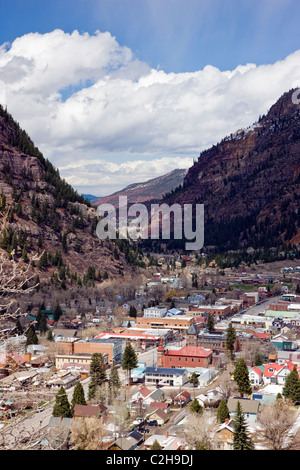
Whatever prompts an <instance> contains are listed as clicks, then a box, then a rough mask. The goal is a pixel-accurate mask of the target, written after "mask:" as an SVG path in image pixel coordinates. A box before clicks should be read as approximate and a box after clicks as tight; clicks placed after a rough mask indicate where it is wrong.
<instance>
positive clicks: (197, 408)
mask: <svg viewBox="0 0 300 470" xmlns="http://www.w3.org/2000/svg"><path fill="white" fill-rule="evenodd" d="M190 410H191V411H192V413H197V414H202V413H203V406H201V405H200V403H199V401H198V400H197V398H194V400H193V401H192V403H191V408H190Z"/></svg>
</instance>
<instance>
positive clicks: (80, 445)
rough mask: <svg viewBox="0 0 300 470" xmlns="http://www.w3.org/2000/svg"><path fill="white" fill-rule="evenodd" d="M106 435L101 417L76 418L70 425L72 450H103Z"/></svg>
mask: <svg viewBox="0 0 300 470" xmlns="http://www.w3.org/2000/svg"><path fill="white" fill-rule="evenodd" d="M106 436H107V432H106V430H105V427H104V425H103V421H102V419H101V418H85V419H82V420H76V421H74V422H73V423H72V425H71V435H70V445H71V446H72V449H74V450H76V449H80V450H104V449H105V448H106V444H105V437H106Z"/></svg>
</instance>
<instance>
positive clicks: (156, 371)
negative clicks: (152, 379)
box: [145, 367, 186, 375]
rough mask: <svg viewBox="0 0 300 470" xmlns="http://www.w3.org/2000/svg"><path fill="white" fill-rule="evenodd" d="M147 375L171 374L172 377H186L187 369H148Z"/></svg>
mask: <svg viewBox="0 0 300 470" xmlns="http://www.w3.org/2000/svg"><path fill="white" fill-rule="evenodd" d="M145 373H146V374H170V375H184V374H185V373H186V369H180V368H178V369H172V368H171V367H146V370H145Z"/></svg>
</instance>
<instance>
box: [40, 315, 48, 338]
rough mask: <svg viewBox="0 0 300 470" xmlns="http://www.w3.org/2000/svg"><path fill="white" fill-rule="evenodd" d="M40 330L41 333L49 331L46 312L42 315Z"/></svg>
mask: <svg viewBox="0 0 300 470" xmlns="http://www.w3.org/2000/svg"><path fill="white" fill-rule="evenodd" d="M39 330H40V333H41V335H44V334H45V333H46V332H47V331H48V325H47V318H46V315H45V314H43V315H42V318H41V322H40V328H39Z"/></svg>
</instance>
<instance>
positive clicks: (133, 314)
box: [129, 305, 137, 318]
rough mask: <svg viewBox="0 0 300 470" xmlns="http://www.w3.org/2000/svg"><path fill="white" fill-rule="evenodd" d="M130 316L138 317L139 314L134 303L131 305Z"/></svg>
mask: <svg viewBox="0 0 300 470" xmlns="http://www.w3.org/2000/svg"><path fill="white" fill-rule="evenodd" d="M129 316H130V318H136V316H137V311H136V308H135V306H134V305H130V309H129Z"/></svg>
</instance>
